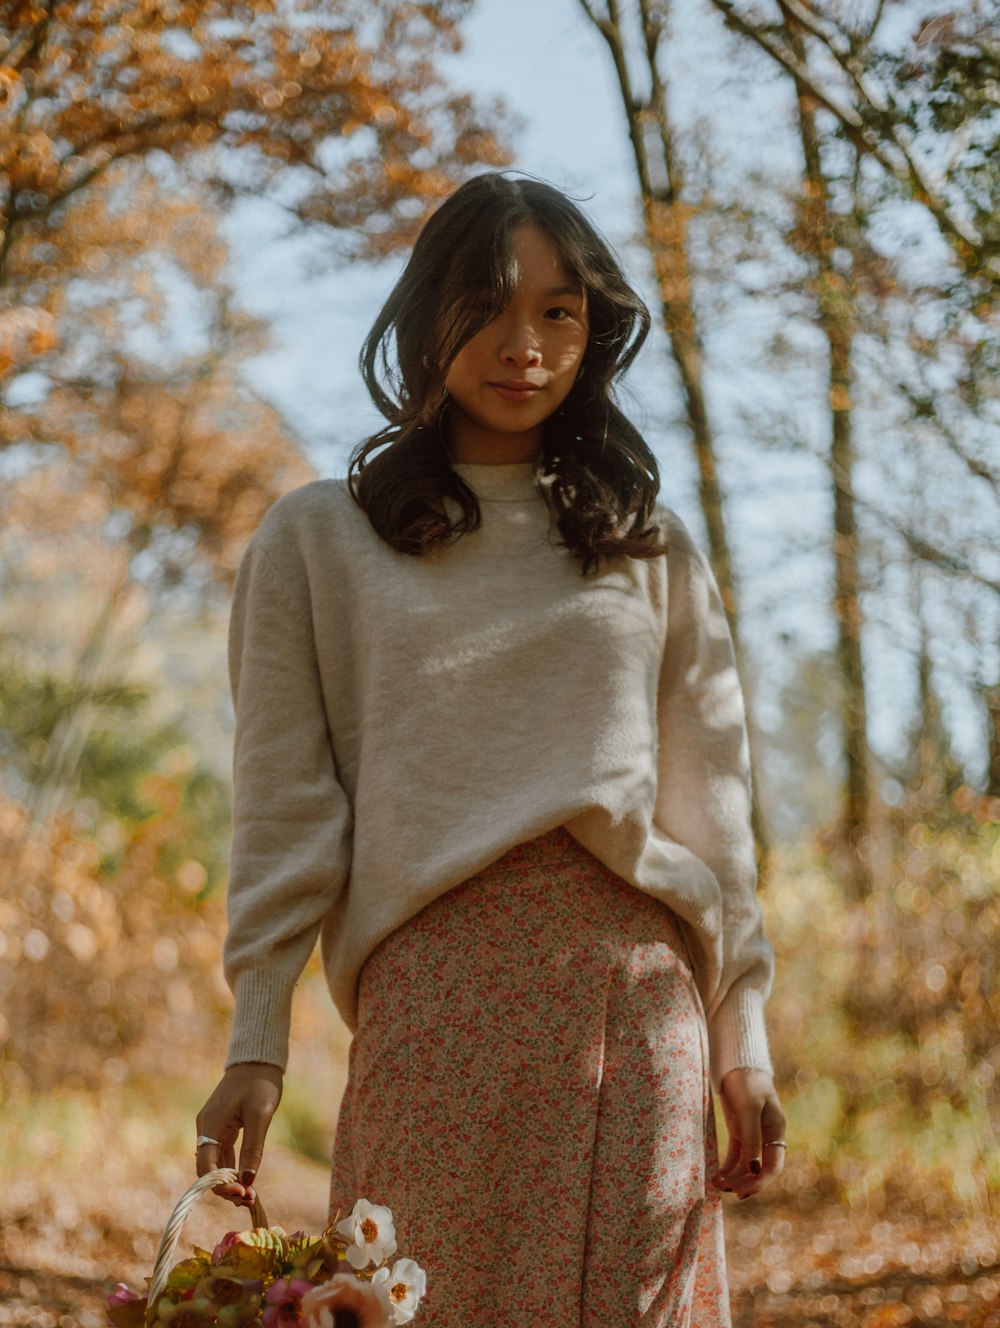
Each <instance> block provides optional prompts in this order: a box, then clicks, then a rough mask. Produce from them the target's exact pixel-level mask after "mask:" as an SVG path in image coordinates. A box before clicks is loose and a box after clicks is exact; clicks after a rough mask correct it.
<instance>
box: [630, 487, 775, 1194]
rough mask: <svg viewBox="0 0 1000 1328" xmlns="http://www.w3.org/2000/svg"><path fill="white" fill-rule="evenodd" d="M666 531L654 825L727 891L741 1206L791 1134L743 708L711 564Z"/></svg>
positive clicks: (721, 1084)
mask: <svg viewBox="0 0 1000 1328" xmlns="http://www.w3.org/2000/svg"><path fill="white" fill-rule="evenodd" d="M665 524H666V534H667V537H668V540H669V552H668V553H667V555H666V556H667V564H668V572H667V598H668V603H667V636H666V643H665V647H664V659H663V667H662V670H661V677H660V685H659V693H658V717H659V719H658V723H659V756H658V772H657V780H658V789H657V804H656V821H657V824H658V825H659V826H660V828H661V829H662V830H664V831H665V832H666V833H667V834H668V835H669V836H670V837H671V838H673V839H676V840H678V841H679V842H680V843H681V844H683V845H684V846H685V847H686V848H688V849H690V850H691V852H693V853H694V854H696V855H697V856H698V857H699V858H700V859H701V860H702V861H703V862H704V863H705V864H706V865H707V866H708V867H710V868H711V870H712V872H713V873H714V875H715V877H716V879H717V880H718V883H719V888H720V893H721V899H722V938H721V939H722V969H721V973H720V980H719V985H718V990H717V992H716V994H715V996H714V998H713V999H711V1000H710V1001H709V1002H708V1006H707V1009H706V1018H707V1021H708V1030H709V1047H710V1053H711V1062H712V1063H711V1072H712V1079H713V1083H714V1085H715V1088H716V1091H717V1093H718V1094H719V1097H720V1101H721V1103H722V1108H723V1114H724V1116H725V1120H726V1127H727V1130H728V1133H729V1147H728V1152H727V1155H726V1157H725V1158H724V1159H723V1163H722V1165H721V1167H720V1168H719V1171H718V1173H717V1175H716V1177H715V1178H713V1183H714V1184H715V1185H716V1186H717V1187H718V1188H722V1189H727V1190H733V1191H735V1192H737V1193H738V1194H739V1196H740V1198H745V1197H746V1196H747V1195H749V1194H752V1193H754V1192H755V1191H756V1190H758V1189H760V1188H761V1186H762V1185H764V1184H766V1183H768V1181H769V1180H771V1179H772V1178H773V1177H774V1176H775V1175H777V1174H779V1173H780V1171H781V1169H782V1167H783V1164H784V1149H783V1148H779V1147H777V1146H776V1143H775V1141H776V1140H781V1141H784V1129H785V1118H784V1115H783V1113H782V1110H781V1105H780V1102H779V1100H778V1097H777V1094H776V1092H775V1089H774V1082H773V1077H772V1076H773V1070H772V1067H771V1057H770V1051H769V1048H768V1042H767V1031H766V1028H765V1024H764V1003H765V1001H766V999H767V996H768V994H769V992H770V988H771V981H772V975H773V954H772V951H771V947H770V945H769V943H768V941H767V938H766V937H765V935H764V927H763V918H762V915H761V910H760V905H759V903H758V900H757V871H756V862H755V851H754V840H753V829H752V823H751V788H750V753H749V741H748V737H747V726H746V715H745V706H744V702H743V693H742V689H741V687H740V681H739V676H738V674H737V669H736V660H735V655H734V651H733V644H732V637H731V635H730V632H729V627H728V623H727V621H726V615H725V611H724V609H723V605H722V598H721V596H720V594H719V589H718V586H717V584H716V581H715V577H714V576H713V574H712V570H711V567H710V566H709V563H708V561H707V559H706V558H705V557H704V555H703V554H702V553H701V551H700V550H699V549H698V548H697V547H696V545H695V544H694V542H693V541H692V539H691V537H690V535H689V533H688V531H687V529H686V528H685V527H684V525H683V523H682V522H681V521H680V519H679V518H678V517H677V516H676V515H675V514H674V513H672V512H670V513H667V520H666V522H665Z"/></svg>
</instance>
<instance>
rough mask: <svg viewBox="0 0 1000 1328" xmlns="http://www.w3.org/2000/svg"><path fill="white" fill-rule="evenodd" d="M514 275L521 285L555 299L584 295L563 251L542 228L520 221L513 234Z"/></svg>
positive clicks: (578, 279)
mask: <svg viewBox="0 0 1000 1328" xmlns="http://www.w3.org/2000/svg"><path fill="white" fill-rule="evenodd" d="M511 258H512V259H513V268H514V271H513V273H512V275H513V276H514V277H515V279H516V280H517V281H518V283H519V284H524V285H528V286H531V287H532V288H537V289H538V291H539V293H542V294H545V295H549V296H552V297H556V296H560V295H582V294H583V291H584V285H583V282H582V281H581V280H580V277H579V275H578V273H577V272H576V271H575V270H574V269H573V268H572V267H571V266H570V264H569V263H568V262H567V261H566V258H565V256H564V255H563V253H562V251H561V249H560V248H559V246H558V245H557V244H556V242H555V241H554V240H553V238H552V237H551V236H550V235H549V234H548V232H547V231H545V230H543V229H542V227H541V226H539V225H537V224H536V223H535V222H532V221H523V222H520V223H519V224H518V225H517V226H515V227H514V229H513V231H512V232H511Z"/></svg>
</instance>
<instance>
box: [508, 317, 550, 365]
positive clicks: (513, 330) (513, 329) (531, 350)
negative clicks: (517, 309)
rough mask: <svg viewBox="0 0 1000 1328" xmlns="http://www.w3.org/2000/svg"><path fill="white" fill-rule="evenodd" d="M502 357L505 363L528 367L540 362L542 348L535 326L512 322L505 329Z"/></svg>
mask: <svg viewBox="0 0 1000 1328" xmlns="http://www.w3.org/2000/svg"><path fill="white" fill-rule="evenodd" d="M500 357H501V359H502V360H503V361H504V363H505V364H516V365H518V366H524V367H527V366H528V365H530V364H540V363H541V360H542V349H541V345H540V343H539V339H538V336H537V334H536V332H535V330H534V328H532V327H529V326H528V325H527V324H526V323H521V324H512V325H511V326H510V327H508V328H507V329H506V330H505V335H504V339H503V344H502V346H501V350H500Z"/></svg>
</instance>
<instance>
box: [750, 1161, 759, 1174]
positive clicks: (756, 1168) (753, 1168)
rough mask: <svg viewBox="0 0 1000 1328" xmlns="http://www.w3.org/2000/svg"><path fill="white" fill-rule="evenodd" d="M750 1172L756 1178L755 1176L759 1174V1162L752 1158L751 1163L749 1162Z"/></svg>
mask: <svg viewBox="0 0 1000 1328" xmlns="http://www.w3.org/2000/svg"><path fill="white" fill-rule="evenodd" d="M750 1170H751V1171H752V1172H753V1174H754V1175H755V1176H756V1175H759V1173H760V1162H759V1160H758V1159H757V1158H752V1159H751V1161H750Z"/></svg>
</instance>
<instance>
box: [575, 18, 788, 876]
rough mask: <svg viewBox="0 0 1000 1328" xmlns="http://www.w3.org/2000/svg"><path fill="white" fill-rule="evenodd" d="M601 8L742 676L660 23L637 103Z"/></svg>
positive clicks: (758, 834) (647, 41) (756, 819)
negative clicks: (643, 89)
mask: <svg viewBox="0 0 1000 1328" xmlns="http://www.w3.org/2000/svg"><path fill="white" fill-rule="evenodd" d="M599 3H600V0H580V4H581V6H582V8H583V10H584V11H585V13H586V14H587V17H588V18H589V19H590V21H591V22H592V23H593V25H594V26H595V27H596V28H597V30H598V31H599V32H600V34H601V36H602V37H603V38H604V40H605V42H606V43H607V45H608V49H609V50H610V52H611V58H612V60H613V61H614V66H615V72H616V74H617V76H618V86H619V89H620V91H621V97H622V106H623V108H624V110H625V115H626V118H627V121H628V132H629V140H630V142H631V144H632V154H633V158H634V161H635V169H636V176H637V178H638V182H639V190H640V193H641V196H642V211H643V223H644V229H645V233H646V242H647V245H648V246H649V251H650V254H651V256H652V259H653V268H654V272H655V276H656V285H657V290H658V292H659V298H660V315H661V318H662V320H663V326H664V329H665V330H666V333H667V337H668V339H669V343H670V351H671V355H672V358H673V361H674V364H675V365H676V368H677V373H678V375H679V377H680V382H681V390H682V393H683V396H684V407H685V416H686V419H687V424H688V428H689V430H690V434H691V442H692V445H693V448H694V455H695V463H696V465H697V468H698V497H699V502H700V506H701V511H702V515H703V517H704V520H705V529H706V532H707V535H708V545H709V556H710V558H711V561H712V568H713V571H714V572H715V576H716V580H717V581H718V583H719V592H720V594H721V596H722V603H723V605H724V607H725V611H726V617H727V619H728V621H729V630H730V632H731V633H732V638H733V646H734V649H735V651H736V659H737V665H738V667H739V668H740V672H741V674H743V676H744V677H745V676H746V675H745V671H744V669H743V651H742V645H741V641H740V630H739V614H738V612H737V603H736V588H735V584H734V580H733V566H732V558H731V555H730V551H729V540H728V538H727V535H726V524H725V514H724V511H723V497H722V489H721V486H720V484H719V475H718V467H717V465H716V456H715V443H714V439H713V436H712V429H711V424H710V421H709V415H708V406H707V403H706V400H705V390H704V384H703V379H702V362H703V354H702V345H701V338H700V335H699V332H698V320H697V314H696V311H695V308H694V302H693V298H692V294H691V264H690V259H689V254H688V219H689V216H690V213H691V208H690V205H688V204H686V203H685V202H684V201H683V198H682V186H683V179H682V175H681V169H680V166H679V164H678V161H677V156H676V153H675V151H674V135H673V126H672V124H671V120H670V115H669V111H668V108H667V98H666V87H665V86H664V83H663V79H662V77H661V74H660V69H659V63H658V51H659V44H660V38H661V36H662V20H661V18H660V16H659V15H658V14H655V13H654V12H653V9H652V7H651V5H650V0H638V4H639V18H640V22H641V25H642V40H643V59H644V64H645V77H646V78H647V79H648V83H649V95H648V99H647V100H646V101H640V100H639V99H638V98H637V97H636V96H635V95H634V92H633V78H632V74H631V71H630V68H629V63H628V57H627V55H626V52H625V44H624V39H623V35H622V23H621V4H620V0H605V3H606V8H605V9H604V10H602V11H599V9H598V4H599ZM748 706H749V698H748ZM751 731H752V725H751ZM752 759H753V758H752V757H751V760H752ZM754 764H755V763H754ZM753 786H754V790H755V794H754V800H753V829H754V836H755V839H756V843H757V861H758V866H759V867H760V870H761V874H762V875H763V874H764V872H765V871H766V866H767V859H768V849H769V845H768V836H767V828H766V826H765V824H764V818H763V813H762V810H761V807H760V800H759V797H758V796H757V793H756V790H757V780H756V775H754V779H753Z"/></svg>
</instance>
